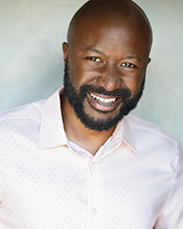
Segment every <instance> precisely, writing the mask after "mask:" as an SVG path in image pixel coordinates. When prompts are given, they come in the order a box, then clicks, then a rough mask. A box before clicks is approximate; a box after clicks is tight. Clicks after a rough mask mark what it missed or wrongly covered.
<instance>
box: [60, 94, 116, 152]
mask: <svg viewBox="0 0 183 229" xmlns="http://www.w3.org/2000/svg"><path fill="white" fill-rule="evenodd" d="M61 108H62V118H63V123H64V129H65V132H66V135H67V138H68V139H69V140H70V141H72V142H74V143H76V144H77V145H79V146H80V147H82V148H84V149H86V150H87V151H89V152H90V153H92V154H93V155H95V153H96V152H97V151H98V149H99V148H100V147H101V146H102V145H103V144H104V143H105V142H106V140H107V139H108V138H109V137H110V136H111V135H112V133H113V131H114V128H115V127H113V128H111V129H110V130H108V131H105V130H104V131H101V132H99V131H96V130H92V129H89V128H87V127H85V126H84V124H83V123H81V121H80V119H78V118H77V116H76V114H75V112H74V109H73V108H72V107H71V106H70V104H69V103H68V100H67V98H66V97H65V96H64V95H61Z"/></svg>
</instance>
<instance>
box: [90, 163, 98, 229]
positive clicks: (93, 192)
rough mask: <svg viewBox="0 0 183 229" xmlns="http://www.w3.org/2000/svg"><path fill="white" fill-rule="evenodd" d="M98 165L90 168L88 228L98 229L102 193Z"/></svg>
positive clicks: (93, 164) (92, 165)
mask: <svg viewBox="0 0 183 229" xmlns="http://www.w3.org/2000/svg"><path fill="white" fill-rule="evenodd" d="M99 173H100V172H99V170H98V165H97V164H96V162H95V163H91V164H90V165H89V166H88V174H87V175H88V177H87V180H88V228H89V229H93V228H98V209H97V208H98V204H99V196H100V195H99V193H100V179H99V177H100V174H99Z"/></svg>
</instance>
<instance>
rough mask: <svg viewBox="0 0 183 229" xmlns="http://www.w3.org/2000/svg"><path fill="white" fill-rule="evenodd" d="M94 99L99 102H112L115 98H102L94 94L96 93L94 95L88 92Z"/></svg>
mask: <svg viewBox="0 0 183 229" xmlns="http://www.w3.org/2000/svg"><path fill="white" fill-rule="evenodd" d="M90 95H91V96H92V97H93V98H94V99H96V100H99V101H100V102H102V103H112V102H114V101H115V100H116V98H111V99H103V98H101V97H99V96H96V95H94V94H92V93H91V94H90Z"/></svg>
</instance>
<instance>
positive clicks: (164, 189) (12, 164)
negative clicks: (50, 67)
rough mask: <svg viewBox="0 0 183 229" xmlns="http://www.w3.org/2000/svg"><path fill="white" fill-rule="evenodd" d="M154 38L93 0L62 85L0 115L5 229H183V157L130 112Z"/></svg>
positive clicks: (0, 215) (73, 40) (120, 10)
mask: <svg viewBox="0 0 183 229" xmlns="http://www.w3.org/2000/svg"><path fill="white" fill-rule="evenodd" d="M151 44H152V32H151V26H150V24H149V21H148V19H147V17H146V15H145V13H144V12H143V11H142V9H141V8H139V6H137V5H136V4H135V3H134V2H132V1H130V0H113V1H111V0H91V1H89V2H87V3H86V4H84V5H83V6H82V7H81V8H80V9H79V10H78V11H77V13H76V14H75V16H74V17H73V19H72V21H71V23H70V26H69V30H68V42H67V43H63V52H64V62H65V75H64V88H62V89H61V90H59V91H57V92H56V93H55V94H54V95H52V96H51V97H50V98H49V99H48V100H46V101H41V102H36V103H33V104H30V105H27V106H24V107H21V108H17V109H14V110H12V111H7V112H4V113H2V114H1V117H0V122H1V130H2V131H1V137H0V141H1V142H0V145H1V157H2V160H1V161H2V163H1V177H2V186H1V199H0V200H1V205H0V228H1V229H12V228H13V229H25V228H26V229H32V228H54V229H56V228H64V229H65V228H77V229H78V228H79V229H80V228H81V229H85V228H89V229H90V228H91V229H94V228H95V229H117V228H120V229H122V228H125V229H133V228H134V229H152V228H153V227H155V228H156V229H182V228H183V201H182V196H183V181H182V179H183V172H182V167H181V166H183V153H182V151H181V149H180V147H179V145H178V143H177V142H176V140H175V139H174V138H172V137H170V136H169V135H168V134H167V133H165V132H164V131H163V130H161V129H159V128H158V127H156V126H154V125H153V124H150V123H148V122H146V121H144V120H141V119H139V118H137V117H135V116H133V115H131V114H129V112H130V111H131V110H132V109H134V108H135V107H136V105H137V103H138V101H139V99H140V97H141V95H142V92H143V87H144V83H145V74H146V68H147V65H148V63H149V62H150V58H149V53H150V48H151Z"/></svg>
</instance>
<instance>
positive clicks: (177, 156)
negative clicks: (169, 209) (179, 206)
mask: <svg viewBox="0 0 183 229" xmlns="http://www.w3.org/2000/svg"><path fill="white" fill-rule="evenodd" d="M175 145H176V149H177V153H176V156H175V159H174V163H175V171H174V176H173V177H172V181H171V184H172V186H171V188H170V191H169V194H168V195H167V198H166V200H165V202H164V204H163V206H162V207H161V209H160V211H159V214H158V217H157V219H159V218H160V216H161V215H162V214H163V211H164V209H165V207H166V204H167V202H168V200H169V199H170V196H171V194H172V191H173V189H174V187H175V179H176V177H177V172H178V168H177V165H178V161H179V158H180V152H179V150H178V143H176V144H175Z"/></svg>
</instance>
